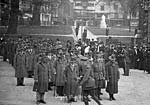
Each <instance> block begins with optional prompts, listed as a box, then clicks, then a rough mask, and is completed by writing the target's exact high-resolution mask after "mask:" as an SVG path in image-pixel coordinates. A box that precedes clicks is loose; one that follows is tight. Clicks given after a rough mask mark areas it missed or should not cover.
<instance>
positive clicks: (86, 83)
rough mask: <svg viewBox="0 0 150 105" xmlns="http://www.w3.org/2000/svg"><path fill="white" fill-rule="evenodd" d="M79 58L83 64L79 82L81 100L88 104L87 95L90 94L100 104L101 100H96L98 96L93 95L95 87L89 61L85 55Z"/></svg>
mask: <svg viewBox="0 0 150 105" xmlns="http://www.w3.org/2000/svg"><path fill="white" fill-rule="evenodd" d="M80 58H81V60H83V61H84V63H83V64H84V66H85V67H84V70H83V71H82V74H83V78H82V79H81V81H80V82H79V84H80V85H81V86H82V94H83V102H84V103H85V105H89V102H88V101H89V99H88V95H90V96H92V99H93V100H94V101H95V102H96V103H97V104H98V105H102V104H101V102H100V101H99V100H98V97H97V96H96V95H95V88H96V87H95V80H94V76H93V71H92V67H91V62H90V61H89V60H88V58H87V57H84V56H81V57H80Z"/></svg>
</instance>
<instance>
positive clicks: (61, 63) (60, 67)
mask: <svg viewBox="0 0 150 105" xmlns="http://www.w3.org/2000/svg"><path fill="white" fill-rule="evenodd" d="M57 56H58V59H57V60H56V61H55V62H54V69H55V71H56V81H55V82H56V83H55V84H56V87H57V88H56V92H57V94H58V96H64V85H65V82H66V81H65V74H64V71H65V68H66V61H65V60H64V55H63V51H62V49H59V51H58V55H57Z"/></svg>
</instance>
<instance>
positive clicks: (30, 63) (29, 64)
mask: <svg viewBox="0 0 150 105" xmlns="http://www.w3.org/2000/svg"><path fill="white" fill-rule="evenodd" d="M34 57H35V52H34V50H33V49H32V48H30V47H29V48H28V49H27V51H26V70H27V73H28V77H29V78H32V76H33V71H34Z"/></svg>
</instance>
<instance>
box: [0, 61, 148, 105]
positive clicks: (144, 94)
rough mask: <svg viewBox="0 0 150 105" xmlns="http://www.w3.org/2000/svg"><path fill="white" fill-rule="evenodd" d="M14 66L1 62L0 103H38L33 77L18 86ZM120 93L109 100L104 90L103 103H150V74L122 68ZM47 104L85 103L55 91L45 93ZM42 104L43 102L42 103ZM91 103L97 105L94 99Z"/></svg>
mask: <svg viewBox="0 0 150 105" xmlns="http://www.w3.org/2000/svg"><path fill="white" fill-rule="evenodd" d="M14 74H15V70H14V68H13V67H12V66H11V65H9V64H8V63H6V62H0V105H36V102H35V92H33V91H32V88H33V82H34V81H33V79H32V78H31V79H29V78H25V85H26V86H24V87H21V86H19V87H17V86H16V78H15V77H14ZM120 74H121V77H120V80H119V93H118V94H116V95H115V97H116V99H117V100H116V101H109V100H108V98H109V97H108V94H107V93H106V92H105V90H102V92H103V95H102V96H101V98H102V101H101V103H102V104H103V105H150V75H149V74H146V73H144V72H143V71H139V70H130V76H123V75H122V74H123V70H122V69H120ZM45 101H46V102H47V104H46V105H84V103H83V102H81V101H80V100H78V102H75V103H69V104H68V103H66V102H65V101H64V100H60V99H58V98H56V97H54V96H53V91H49V92H48V93H46V95H45ZM40 105H42V104H40ZM90 105H96V103H95V102H94V101H93V100H92V101H91V102H90Z"/></svg>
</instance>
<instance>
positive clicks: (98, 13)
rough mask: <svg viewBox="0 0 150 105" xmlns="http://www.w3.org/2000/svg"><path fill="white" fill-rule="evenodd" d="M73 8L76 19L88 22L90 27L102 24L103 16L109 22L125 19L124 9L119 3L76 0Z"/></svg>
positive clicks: (101, 0)
mask: <svg viewBox="0 0 150 105" xmlns="http://www.w3.org/2000/svg"><path fill="white" fill-rule="evenodd" d="M73 6H74V18H75V19H76V20H78V21H81V20H82V21H86V23H87V22H88V23H89V25H92V24H93V25H98V24H100V20H101V17H102V15H105V17H106V20H107V21H108V22H111V21H112V20H121V19H123V11H122V7H121V4H120V3H119V2H118V1H110V0H74V2H73ZM108 22H107V23H108ZM111 23H112V22H111ZM109 24H110V23H109Z"/></svg>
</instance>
